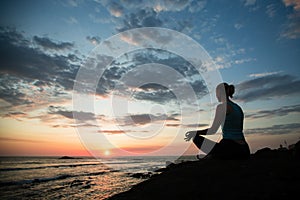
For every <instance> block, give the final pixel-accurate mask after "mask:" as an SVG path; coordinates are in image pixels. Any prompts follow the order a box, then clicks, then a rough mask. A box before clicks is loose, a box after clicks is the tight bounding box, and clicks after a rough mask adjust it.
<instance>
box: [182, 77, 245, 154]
mask: <svg viewBox="0 0 300 200" xmlns="http://www.w3.org/2000/svg"><path fill="white" fill-rule="evenodd" d="M234 91H235V89H234V86H233V85H228V84H227V83H221V84H219V85H218V86H217V88H216V96H217V99H218V101H219V102H220V104H219V105H218V106H217V108H216V114H215V119H214V121H213V124H212V126H211V127H210V128H208V129H205V130H199V131H189V132H187V133H186V134H185V136H186V137H185V140H186V141H189V140H190V139H191V138H193V142H194V144H195V145H196V146H197V147H198V148H199V149H201V150H202V151H203V152H204V153H206V154H207V156H209V157H213V158H219V159H247V158H249V156H250V150H249V146H248V144H247V142H246V140H245V137H244V134H243V122H244V113H243V110H242V109H241V107H240V106H239V105H237V104H236V103H234V102H232V101H231V99H230V98H232V96H233V94H234ZM220 126H222V132H223V134H222V137H223V138H222V140H221V141H220V142H219V143H216V142H214V141H211V140H209V139H206V138H205V137H203V136H201V135H209V134H214V133H216V132H217V130H218V129H219V127H220ZM204 141H205V142H204ZM205 147H206V148H205ZM207 147H213V148H212V149H211V148H208V149H207ZM210 150H211V151H210ZM197 157H198V156H197ZM198 158H199V157H198Z"/></svg>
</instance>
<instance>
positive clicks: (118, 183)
mask: <svg viewBox="0 0 300 200" xmlns="http://www.w3.org/2000/svg"><path fill="white" fill-rule="evenodd" d="M63 158H64V159H60V158H59V157H1V159H0V198H1V199H106V198H108V197H110V196H112V195H114V194H118V193H120V192H123V191H126V190H129V189H130V188H131V187H132V186H133V185H135V184H137V183H140V182H142V181H143V180H145V178H148V177H149V175H150V174H153V173H155V172H154V171H155V170H157V169H160V168H162V167H164V166H165V160H166V159H168V158H166V157H122V158H110V159H105V160H99V159H95V158H90V157H79V158H73V159H72V158H70V157H63Z"/></svg>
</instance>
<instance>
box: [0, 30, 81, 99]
mask: <svg viewBox="0 0 300 200" xmlns="http://www.w3.org/2000/svg"><path fill="white" fill-rule="evenodd" d="M34 38H35V41H36V42H39V45H41V46H43V48H42V49H39V48H34V47H32V43H31V42H30V40H29V39H27V38H25V37H24V36H23V34H22V33H21V32H18V31H17V30H15V29H12V28H7V27H0V60H1V67H0V91H1V94H0V98H2V99H3V100H5V101H7V102H9V103H10V104H12V105H22V104H30V103H32V102H34V101H35V100H34V98H32V97H33V96H34V95H35V94H32V93H33V92H34V90H33V88H36V90H35V92H37V94H38V93H41V92H43V91H44V89H46V88H48V89H51V92H53V93H51V94H52V95H54V97H55V96H59V95H60V94H63V95H65V92H64V90H72V89H73V83H74V79H75V76H76V73H77V70H78V69H79V63H80V58H78V57H77V55H74V54H68V55H59V54H54V55H49V54H47V53H46V52H44V51H42V50H43V49H44V48H48V49H56V50H59V49H60V50H62V49H67V48H71V47H73V44H71V43H68V42H60V43H53V42H52V40H50V39H45V38H40V37H34ZM76 63H78V64H76Z"/></svg>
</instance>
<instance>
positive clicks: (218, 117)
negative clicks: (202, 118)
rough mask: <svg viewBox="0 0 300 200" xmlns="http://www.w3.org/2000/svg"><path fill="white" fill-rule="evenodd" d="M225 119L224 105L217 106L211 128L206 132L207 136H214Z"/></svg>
mask: <svg viewBox="0 0 300 200" xmlns="http://www.w3.org/2000/svg"><path fill="white" fill-rule="evenodd" d="M225 117H226V105H225V104H219V105H218V106H217V108H216V113H215V118H214V121H213V123H212V125H211V127H210V128H209V129H208V130H207V135H212V134H215V133H216V132H217V131H218V129H219V127H220V126H221V125H222V123H224V120H225Z"/></svg>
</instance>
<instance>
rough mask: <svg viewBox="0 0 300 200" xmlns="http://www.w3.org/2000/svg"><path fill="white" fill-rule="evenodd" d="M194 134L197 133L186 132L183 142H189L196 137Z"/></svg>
mask: <svg viewBox="0 0 300 200" xmlns="http://www.w3.org/2000/svg"><path fill="white" fill-rule="evenodd" d="M196 133H197V131H188V132H186V134H185V138H184V140H185V141H186V142H188V141H190V140H191V139H192V138H194V137H195V136H196Z"/></svg>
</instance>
